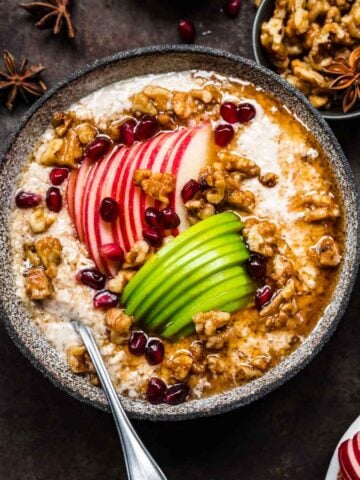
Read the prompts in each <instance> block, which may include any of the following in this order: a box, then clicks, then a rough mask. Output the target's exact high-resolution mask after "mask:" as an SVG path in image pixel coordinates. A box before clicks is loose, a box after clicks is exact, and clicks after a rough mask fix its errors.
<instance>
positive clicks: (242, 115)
mask: <svg viewBox="0 0 360 480" xmlns="http://www.w3.org/2000/svg"><path fill="white" fill-rule="evenodd" d="M255 115H256V110H255V107H254V105H251V103H239V105H238V106H237V117H238V121H239V122H240V123H246V122H250V120H252V119H253V118H254V117H255Z"/></svg>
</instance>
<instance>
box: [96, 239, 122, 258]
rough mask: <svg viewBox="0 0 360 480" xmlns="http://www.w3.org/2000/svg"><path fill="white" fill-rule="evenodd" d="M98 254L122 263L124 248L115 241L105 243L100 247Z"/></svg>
mask: <svg viewBox="0 0 360 480" xmlns="http://www.w3.org/2000/svg"><path fill="white" fill-rule="evenodd" d="M100 255H101V256H102V257H104V258H106V259H107V260H112V261H114V262H120V263H123V261H124V250H123V249H122V248H121V247H120V245H118V244H117V243H105V244H104V245H101V247H100Z"/></svg>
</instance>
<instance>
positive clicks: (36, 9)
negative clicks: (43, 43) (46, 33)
mask: <svg viewBox="0 0 360 480" xmlns="http://www.w3.org/2000/svg"><path fill="white" fill-rule="evenodd" d="M71 2H72V0H51V1H50V2H31V3H20V7H22V8H25V10H27V11H28V12H30V13H32V14H34V15H36V16H37V17H38V18H39V20H38V22H37V23H35V26H36V27H38V28H41V29H43V28H52V29H53V33H54V34H55V35H58V34H59V33H60V31H61V29H62V28H63V26H65V27H66V31H67V35H68V37H69V38H74V37H75V34H76V32H75V28H74V25H73V23H72V20H71V14H70V11H69V7H70V5H71Z"/></svg>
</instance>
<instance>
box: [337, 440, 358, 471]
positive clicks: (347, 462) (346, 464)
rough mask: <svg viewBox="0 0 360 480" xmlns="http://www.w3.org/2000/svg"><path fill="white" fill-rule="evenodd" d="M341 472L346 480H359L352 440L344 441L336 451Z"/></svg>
mask: <svg viewBox="0 0 360 480" xmlns="http://www.w3.org/2000/svg"><path fill="white" fill-rule="evenodd" d="M338 455H339V463H340V468H341V472H342V474H343V475H344V477H345V479H346V480H360V463H359V462H358V460H357V458H356V454H355V452H354V443H353V440H345V442H343V443H342V444H341V445H340V447H339V451H338Z"/></svg>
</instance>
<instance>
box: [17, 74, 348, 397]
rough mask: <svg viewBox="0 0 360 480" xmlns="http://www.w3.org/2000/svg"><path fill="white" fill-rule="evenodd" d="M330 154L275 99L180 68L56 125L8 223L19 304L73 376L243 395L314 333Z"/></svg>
mask: <svg viewBox="0 0 360 480" xmlns="http://www.w3.org/2000/svg"><path fill="white" fill-rule="evenodd" d="M335 185H336V184H335V181H334V178H333V174H332V172H331V170H330V167H329V164H328V163H327V158H326V153H325V152H324V151H323V150H322V149H321V147H320V145H319V144H318V143H317V142H316V140H315V139H314V137H313V136H312V134H311V132H309V131H308V130H307V129H306V128H305V127H304V126H303V125H302V124H301V123H300V122H299V121H298V120H297V119H296V118H295V117H294V116H292V115H291V113H290V112H289V111H288V110H287V109H286V108H284V107H283V106H282V105H281V104H280V103H279V102H277V101H276V99H274V98H273V97H272V96H270V95H269V94H266V93H264V92H263V91H261V90H260V89H258V88H256V87H255V86H253V85H251V84H248V83H247V82H242V81H239V80H236V79H228V78H225V77H222V76H219V75H216V74H213V73H211V72H203V71H191V72H180V73H169V74H165V75H148V76H143V77H137V78H134V79H131V80H127V81H121V82H118V83H115V84H113V85H109V86H107V87H105V88H102V89H101V90H99V91H97V92H95V93H93V94H91V95H89V96H88V97H85V98H83V99H82V100H81V101H79V102H78V103H76V104H74V105H72V106H71V107H70V108H69V110H68V111H67V112H59V113H57V114H55V115H54V118H53V123H52V125H51V126H49V128H48V129H47V130H46V131H45V132H44V134H43V135H42V137H41V138H40V139H39V141H38V142H37V145H36V148H35V149H34V152H33V154H32V156H31V158H29V161H28V162H27V164H26V166H25V168H24V171H23V173H22V174H21V176H20V178H19V183H18V190H17V194H16V197H15V199H14V208H13V210H12V213H11V249H12V256H13V268H14V273H15V278H16V287H17V294H18V295H19V297H21V299H22V300H23V301H24V302H25V304H26V306H27V307H28V309H29V311H31V313H32V316H33V319H34V322H36V324H37V325H38V327H39V328H40V329H41V330H42V332H43V333H44V335H45V337H46V338H47V339H48V340H49V342H50V343H51V344H52V346H53V347H54V348H56V349H57V351H58V352H59V354H60V355H62V356H64V358H66V359H67V360H68V363H69V367H70V368H71V369H72V371H73V372H75V373H77V374H79V375H87V376H88V377H89V381H90V382H91V383H93V384H94V385H98V379H97V377H96V374H95V373H94V369H93V366H92V364H91V361H90V359H89V357H88V354H87V352H86V350H85V348H84V347H83V346H82V344H81V341H80V338H79V337H78V336H77V334H76V333H75V332H74V330H73V328H72V327H71V325H70V323H69V320H70V319H80V320H82V321H83V322H85V323H86V324H87V325H89V326H91V327H92V328H93V330H94V332H95V335H96V338H97V341H98V344H99V346H100V348H101V352H102V355H103V356H104V359H105V361H106V364H107V366H108V368H109V371H110V374H111V377H112V379H113V381H114V382H115V384H116V387H117V389H118V391H119V392H120V393H124V394H126V395H128V396H130V397H132V398H137V399H145V398H147V399H148V401H150V402H152V403H160V402H162V401H165V402H167V403H169V404H175V403H179V402H181V401H184V400H185V399H187V398H190V399H191V398H199V397H202V396H206V395H211V394H213V393H215V392H219V391H224V390H227V389H230V388H233V387H234V386H237V385H241V384H243V383H245V382H248V381H251V380H252V379H255V378H258V377H260V376H261V375H263V374H264V373H265V372H266V371H267V370H269V369H270V368H272V367H273V366H274V365H276V364H277V363H278V362H280V361H281V360H282V359H283V358H284V357H285V356H286V355H289V354H290V353H291V352H292V351H293V350H294V349H295V348H296V347H297V346H298V345H299V344H300V343H301V342H302V340H303V339H304V338H305V337H306V335H307V334H308V333H309V332H310V331H311V330H312V328H313V327H314V326H315V325H316V322H317V321H318V319H319V318H320V316H321V313H322V311H323V310H324V308H325V307H326V305H327V302H328V300H329V298H330V295H331V292H332V288H333V285H334V282H335V280H336V275H337V266H338V265H339V263H340V262H341V255H342V251H341V249H342V231H341V226H342V221H341V220H342V219H341V217H342V212H341V205H339V199H338V196H337V191H336V187H335Z"/></svg>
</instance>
